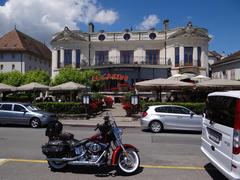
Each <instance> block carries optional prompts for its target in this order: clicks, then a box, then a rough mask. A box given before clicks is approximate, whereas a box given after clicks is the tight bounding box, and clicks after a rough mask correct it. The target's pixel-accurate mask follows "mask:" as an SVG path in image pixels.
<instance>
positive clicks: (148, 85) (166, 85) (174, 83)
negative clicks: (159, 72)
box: [136, 78, 194, 90]
mask: <svg viewBox="0 0 240 180" xmlns="http://www.w3.org/2000/svg"><path fill="white" fill-rule="evenodd" d="M193 86H194V84H192V83H187V82H182V81H178V80H172V79H162V78H157V79H152V80H147V81H141V82H137V83H136V88H137V89H138V90H156V89H161V90H165V89H168V90H178V89H183V88H191V87H193Z"/></svg>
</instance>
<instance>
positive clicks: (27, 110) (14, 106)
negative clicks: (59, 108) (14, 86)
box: [0, 102, 57, 128]
mask: <svg viewBox="0 0 240 180" xmlns="http://www.w3.org/2000/svg"><path fill="white" fill-rule="evenodd" d="M54 120H57V116H56V115H55V114H53V113H48V112H44V111H41V110H40V109H39V108H37V107H35V106H33V105H32V104H28V103H3V102H2V103H1V102H0V124H20V125H30V126H31V127H33V128H37V127H41V126H45V125H47V124H48V123H49V122H50V121H54Z"/></svg>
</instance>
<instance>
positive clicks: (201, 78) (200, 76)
mask: <svg viewBox="0 0 240 180" xmlns="http://www.w3.org/2000/svg"><path fill="white" fill-rule="evenodd" d="M210 79H211V78H210V77H207V76H203V75H198V76H195V77H192V78H191V80H193V81H197V82H202V81H207V80H210Z"/></svg>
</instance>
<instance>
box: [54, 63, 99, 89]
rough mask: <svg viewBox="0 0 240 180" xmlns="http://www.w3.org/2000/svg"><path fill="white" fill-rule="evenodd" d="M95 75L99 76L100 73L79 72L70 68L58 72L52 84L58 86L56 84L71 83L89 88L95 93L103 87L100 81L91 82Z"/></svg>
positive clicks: (91, 71) (92, 71)
mask: <svg viewBox="0 0 240 180" xmlns="http://www.w3.org/2000/svg"><path fill="white" fill-rule="evenodd" d="M96 75H97V76H100V72H99V71H95V70H84V71H79V70H77V69H74V68H71V67H68V68H63V69H61V70H60V71H59V73H58V75H57V76H56V77H55V78H54V80H53V82H52V84H53V85H58V84H62V83H66V82H70V81H72V82H75V83H79V84H83V85H86V86H90V87H91V88H93V89H94V90H95V91H97V90H99V88H100V87H101V86H102V85H103V83H102V82H101V81H96V82H95V81H93V80H92V78H93V77H95V76H96Z"/></svg>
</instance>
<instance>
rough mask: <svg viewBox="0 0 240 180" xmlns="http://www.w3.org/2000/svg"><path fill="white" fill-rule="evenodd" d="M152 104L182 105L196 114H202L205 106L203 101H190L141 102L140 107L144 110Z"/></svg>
mask: <svg viewBox="0 0 240 180" xmlns="http://www.w3.org/2000/svg"><path fill="white" fill-rule="evenodd" d="M152 105H177V106H184V107H186V108H188V109H190V110H191V111H193V112H195V113H196V114H202V113H203V111H204V108H205V103H202V102H201V103H192V102H171V103H170V102H141V108H142V110H144V109H145V108H146V107H147V106H152Z"/></svg>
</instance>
